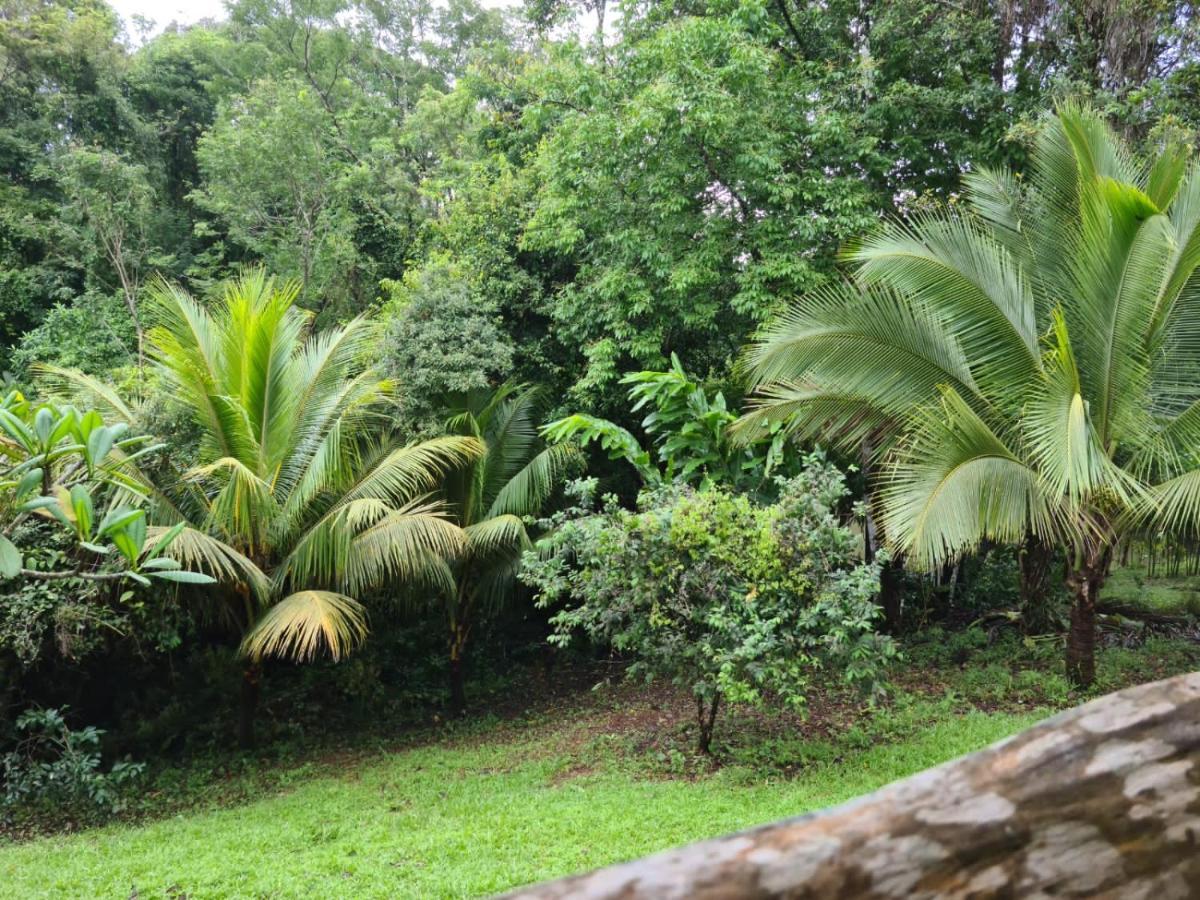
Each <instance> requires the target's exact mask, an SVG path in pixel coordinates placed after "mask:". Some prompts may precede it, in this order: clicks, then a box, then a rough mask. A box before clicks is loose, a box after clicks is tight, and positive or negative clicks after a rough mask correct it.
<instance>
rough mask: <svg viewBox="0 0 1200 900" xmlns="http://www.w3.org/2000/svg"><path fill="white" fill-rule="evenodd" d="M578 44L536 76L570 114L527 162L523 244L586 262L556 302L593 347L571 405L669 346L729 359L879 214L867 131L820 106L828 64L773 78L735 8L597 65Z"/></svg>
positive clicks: (770, 58) (707, 363) (703, 361)
mask: <svg viewBox="0 0 1200 900" xmlns="http://www.w3.org/2000/svg"><path fill="white" fill-rule="evenodd" d="M581 53H582V51H580V50H577V49H576V50H572V49H571V48H569V47H568V48H564V49H562V50H561V51H558V52H556V53H555V54H554V55H553V56H552V57H551V60H550V63H549V64H548V66H547V67H546V69H545V70H544V71H543V72H535V73H534V74H535V75H536V76H537V77H538V78H539V81H540V84H539V85H538V87H539V88H540V90H539V91H538V95H539V96H540V103H541V104H542V105H549V104H552V103H557V104H561V105H562V106H563V107H565V109H566V112H565V113H564V114H562V119H561V122H560V123H559V124H558V125H557V127H555V128H554V129H553V131H552V132H551V133H550V134H549V135H548V136H547V138H546V139H545V141H544V142H543V144H542V147H541V148H540V149H539V152H538V154H537V156H536V159H535V160H534V163H533V165H534V167H535V171H536V173H537V179H538V181H539V183H540V184H541V189H540V191H539V194H538V198H537V207H536V209H535V211H534V215H533V216H532V218H531V219H530V221H529V223H528V225H527V226H526V229H525V234H524V240H523V245H524V246H526V247H529V248H531V249H534V250H539V251H543V252H546V251H553V252H554V253H557V254H560V255H573V256H574V257H575V258H576V259H577V260H578V270H577V272H576V275H575V278H574V279H573V280H572V282H571V283H570V284H569V285H567V286H565V287H564V288H562V289H561V290H560V291H559V292H558V293H557V295H556V296H555V298H554V304H553V309H552V315H553V317H554V320H555V323H556V325H557V327H558V330H559V332H560V333H561V336H562V337H561V339H563V340H569V341H572V342H574V343H576V344H577V345H579V346H580V347H582V348H583V350H584V352H585V353H586V355H587V370H586V371H585V372H584V373H583V374H582V377H581V378H580V379H579V381H578V382H577V385H576V396H577V399H582V398H583V397H584V396H587V395H589V394H591V393H592V392H594V391H596V390H597V389H602V388H605V387H607V386H608V385H609V384H610V383H611V382H613V381H615V380H616V375H617V372H618V371H619V370H620V369H621V368H622V367H627V366H629V364H630V363H632V364H633V365H640V366H643V367H646V368H651V367H655V366H659V365H661V364H662V363H663V362H664V361H665V360H666V358H667V357H668V355H669V354H670V353H671V352H672V351H680V352H682V351H685V350H686V352H687V353H688V356H689V358H690V359H692V360H693V361H694V362H695V364H697V365H698V366H700V367H701V368H702V369H708V368H713V367H716V366H719V365H722V364H723V363H724V362H725V361H726V359H727V358H729V357H730V356H732V354H733V353H734V352H735V349H736V348H735V345H736V344H737V343H738V341H739V337H740V336H741V335H744V334H746V333H747V331H748V330H749V329H750V328H752V327H753V325H754V323H755V322H758V321H761V320H762V319H763V318H765V317H766V316H767V315H768V314H769V313H770V312H771V311H772V310H773V309H774V307H775V305H776V303H777V297H778V296H779V295H781V294H782V295H785V296H786V295H788V294H790V293H794V292H797V291H801V290H805V289H808V288H811V287H813V286H815V285H816V284H817V283H819V282H820V281H821V280H822V278H823V277H824V272H825V270H826V269H827V268H828V265H829V263H830V262H831V261H832V252H833V250H834V249H835V247H836V246H837V244H838V243H839V242H840V241H841V240H842V239H844V238H845V237H848V236H849V235H851V234H853V233H855V232H857V231H859V230H861V229H862V228H863V227H865V226H866V225H867V224H868V222H869V208H868V206H867V204H866V202H865V201H866V197H865V195H864V192H863V190H862V187H861V184H862V182H861V179H860V178H859V177H858V175H857V172H855V171H854V166H853V159H854V157H855V156H856V155H857V154H858V152H859V148H857V147H856V146H855V142H856V140H857V139H856V137H855V135H854V133H853V131H852V130H851V129H848V128H847V127H846V126H847V123H846V122H845V121H844V120H843V118H842V117H841V116H840V115H839V114H838V113H837V112H836V110H833V109H831V108H830V107H828V106H827V105H825V104H823V103H821V102H819V101H816V100H812V99H810V98H816V97H819V96H820V95H821V92H822V87H823V85H822V82H821V78H820V76H819V74H815V73H814V72H812V71H807V70H804V71H802V70H800V69H790V70H781V69H780V68H779V67H778V65H779V64H778V59H777V55H776V54H775V53H774V52H772V51H770V50H768V49H767V48H764V47H763V46H762V45H761V44H760V43H759V42H758V41H757V40H756V39H755V37H754V35H753V31H752V29H751V28H750V27H748V26H747V25H746V23H745V22H743V21H742V20H741V19H739V18H738V17H736V16H727V17H726V16H721V17H712V18H706V17H705V18H699V17H698V18H683V19H678V20H674V21H672V22H670V23H669V24H667V25H664V26H663V27H662V28H660V29H658V30H656V31H654V32H653V33H652V34H651V35H650V36H649V37H647V38H646V39H644V40H636V41H629V42H626V43H623V44H621V45H619V46H617V47H614V48H613V50H612V52H611V54H610V57H611V59H610V60H609V61H608V62H607V63H601V64H599V65H593V66H588V65H586V64H585V63H584V60H582V59H580V58H579V56H580V54H581ZM797 246H802V247H804V248H806V249H805V252H804V253H803V254H797V253H796V252H795V248H796V247H797Z"/></svg>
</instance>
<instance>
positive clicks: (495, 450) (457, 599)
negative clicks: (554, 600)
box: [440, 384, 579, 712]
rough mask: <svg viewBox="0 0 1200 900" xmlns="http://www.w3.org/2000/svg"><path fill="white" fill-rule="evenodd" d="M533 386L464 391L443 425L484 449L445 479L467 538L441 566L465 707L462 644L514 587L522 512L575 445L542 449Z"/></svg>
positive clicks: (455, 673) (460, 701) (522, 546)
mask: <svg viewBox="0 0 1200 900" xmlns="http://www.w3.org/2000/svg"><path fill="white" fill-rule="evenodd" d="M536 410H537V392H536V390H535V389H533V388H530V387H527V386H524V385H515V384H506V385H504V386H502V387H500V388H498V389H496V390H495V391H492V392H490V393H489V392H473V393H472V394H470V395H468V396H467V397H466V399H465V402H464V403H463V407H462V408H461V409H459V410H458V411H457V412H456V413H455V414H454V416H453V418H451V419H450V420H449V422H448V423H447V424H448V430H449V431H451V432H452V433H456V434H461V435H463V436H465V437H466V438H469V439H473V440H476V441H479V442H480V443H481V444H482V446H483V448H484V450H483V453H482V455H480V456H478V457H477V458H475V459H474V460H473V461H472V462H471V463H470V464H468V465H467V466H465V467H463V468H461V469H458V470H456V471H455V472H452V473H451V474H450V476H449V477H448V478H447V479H446V483H445V493H444V499H445V502H446V505H447V507H448V508H449V509H450V510H451V511H452V513H453V516H454V519H455V521H456V523H457V524H458V525H459V526H460V527H461V528H462V530H463V534H464V535H465V536H466V543H465V546H464V547H463V550H462V552H461V553H460V554H459V555H458V557H457V558H455V559H454V560H453V561H452V562H451V563H449V564H448V565H446V566H445V568H444V570H443V572H442V575H441V579H440V581H441V588H440V595H441V597H442V599H443V602H444V604H445V610H446V618H447V625H448V627H449V631H450V634H449V638H450V642H449V643H450V648H449V649H450V702H451V706H452V708H453V709H454V710H455V711H456V712H461V711H462V710H463V709H464V708H465V706H466V689H465V679H464V675H465V673H464V669H463V666H464V663H465V659H466V651H467V642H468V639H469V637H470V634H471V629H472V627H473V626H474V624H475V622H476V619H477V618H478V616H479V614H480V612H481V611H484V610H485V609H488V608H495V607H496V606H498V605H499V604H500V603H502V602H503V601H504V600H505V598H506V597H507V596H508V594H509V593H510V592H511V590H512V589H513V583H514V580H515V578H516V575H517V572H518V571H519V569H520V565H521V556H522V554H523V553H524V552H525V550H527V549H529V548H530V546H531V544H530V540H529V534H528V532H527V531H526V528H525V522H524V517H526V516H533V515H537V513H538V511H539V510H540V509H541V507H542V504H544V503H545V502H546V499H547V498H548V497H549V496H550V494H551V492H552V491H553V490H554V487H555V485H557V484H558V483H559V481H561V480H562V478H563V475H564V474H565V472H566V471H567V468H568V467H569V465H570V464H571V461H572V460H574V459H577V458H578V457H579V452H578V450H576V449H575V448H573V447H570V446H568V445H564V444H558V445H554V446H551V447H540V443H541V442H540V441H539V439H538V433H537V425H536V424H535V419H534V414H535V412H536Z"/></svg>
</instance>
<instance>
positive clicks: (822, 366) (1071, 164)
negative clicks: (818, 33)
mask: <svg viewBox="0 0 1200 900" xmlns="http://www.w3.org/2000/svg"><path fill="white" fill-rule="evenodd" d="M964 182H965V183H964V188H965V190H964V198H963V200H962V202H957V203H955V204H953V205H952V206H951V207H950V208H949V209H948V210H946V211H943V212H940V213H937V214H925V215H921V216H916V217H914V218H913V219H911V220H910V221H908V222H894V223H891V224H888V225H886V226H884V227H883V228H881V229H880V230H879V231H878V232H877V233H875V234H873V235H872V236H870V237H868V238H867V239H865V240H863V241H862V242H861V243H860V244H858V245H857V246H855V247H853V248H852V249H850V250H849V252H848V254H847V256H848V259H849V261H850V262H851V263H853V264H854V266H855V267H854V269H853V271H852V274H851V278H850V280H848V281H847V282H845V283H843V284H838V285H835V286H832V287H829V288H827V289H825V290H823V291H820V292H818V293H816V294H814V295H813V296H810V297H807V298H805V299H803V300H801V301H800V302H799V303H797V304H796V305H795V306H794V307H793V308H792V309H791V310H790V311H788V312H787V313H785V314H784V315H782V316H781V317H780V318H779V319H778V320H776V321H775V322H774V323H772V324H771V325H770V326H769V327H768V328H767V329H766V330H765V331H764V333H763V334H762V335H761V336H760V339H759V340H758V342H757V343H756V344H754V345H753V346H752V347H751V348H749V350H748V352H747V355H746V357H745V360H744V363H745V366H746V370H747V372H748V374H749V377H750V380H751V382H752V383H753V385H754V386H755V387H756V388H757V390H758V398H759V403H758V408H757V409H756V410H754V411H753V412H751V413H749V414H748V415H747V417H746V418H745V420H744V421H743V422H742V423H740V424H741V427H742V428H744V429H748V430H751V431H752V430H753V429H754V427H755V425H756V423H761V422H762V421H774V420H786V421H788V422H789V423H790V427H791V428H792V429H793V430H794V431H795V433H797V434H801V435H806V436H808V437H820V438H824V439H826V440H831V439H832V440H836V441H839V442H841V443H842V444H844V445H847V446H855V445H857V444H859V443H861V442H862V441H863V440H864V439H866V438H868V437H874V438H875V439H876V443H875V444H874V446H873V454H872V456H873V461H874V462H875V463H877V464H878V465H881V466H882V470H881V471H880V474H879V485H878V487H879V494H880V506H881V508H882V525H883V528H884V531H885V533H886V537H887V539H888V542H889V544H890V545H891V547H892V548H893V550H894V551H896V552H899V553H903V554H905V555H906V557H907V559H908V560H909V562H910V563H915V564H918V565H926V566H935V565H939V564H941V563H943V562H945V561H946V560H948V559H951V558H954V557H956V556H958V555H959V554H962V553H963V552H966V551H968V550H970V549H972V548H974V547H977V546H978V545H979V543H980V542H981V541H982V540H983V539H985V538H988V539H994V540H1000V541H1009V542H1014V543H1015V542H1019V541H1022V540H1024V539H1026V538H1027V537H1029V536H1033V537H1034V538H1036V539H1038V540H1042V541H1044V542H1046V543H1048V544H1051V545H1053V546H1057V547H1060V548H1062V549H1063V550H1064V551H1065V552H1066V555H1067V559H1068V561H1069V562H1068V572H1067V577H1066V581H1067V586H1068V587H1069V589H1070V590H1071V592H1072V594H1073V598H1074V602H1073V604H1072V611H1071V626H1070V633H1069V637H1068V642H1067V670H1068V673H1069V675H1070V676H1071V678H1072V679H1073V680H1074V681H1075V682H1076V683H1080V684H1086V683H1089V682H1091V680H1092V678H1093V675H1094V646H1095V608H1096V599H1097V592H1098V590H1099V589H1100V587H1101V585H1102V584H1103V582H1104V578H1105V576H1106V574H1107V572H1108V567H1109V565H1110V563H1111V560H1112V555H1113V549H1114V546H1115V544H1116V542H1117V541H1118V540H1119V539H1120V538H1121V537H1122V536H1123V535H1124V534H1127V533H1128V532H1129V531H1130V530H1131V529H1133V528H1136V527H1139V526H1143V527H1144V526H1146V525H1153V527H1155V528H1159V529H1178V530H1192V529H1195V528H1196V526H1197V524H1200V521H1198V520H1200V467H1198V466H1200V358H1197V356H1196V352H1197V350H1198V349H1200V276H1198V275H1197V274H1196V267H1197V264H1198V263H1200V171H1198V170H1197V167H1196V165H1195V164H1194V163H1193V162H1191V161H1190V160H1189V158H1188V156H1187V154H1186V153H1185V152H1184V150H1183V149H1182V148H1180V147H1178V146H1174V145H1171V146H1167V147H1164V148H1163V149H1162V150H1161V151H1160V152H1159V153H1158V155H1157V156H1155V157H1154V158H1153V159H1152V160H1148V161H1142V160H1140V159H1138V158H1137V157H1135V156H1134V154H1132V153H1131V152H1130V151H1129V150H1128V148H1126V147H1125V146H1124V145H1123V144H1122V143H1121V141H1120V140H1118V139H1117V138H1116V137H1115V136H1114V134H1113V133H1112V131H1111V130H1110V129H1109V128H1108V126H1107V125H1106V124H1105V122H1104V121H1103V120H1102V118H1101V117H1100V116H1099V115H1098V114H1096V113H1094V112H1091V111H1088V110H1085V109H1081V108H1077V107H1074V106H1067V107H1064V108H1063V109H1061V110H1060V111H1059V112H1058V114H1057V115H1056V116H1054V117H1050V118H1048V120H1047V122H1046V124H1045V127H1044V129H1043V130H1042V133H1041V135H1040V137H1039V140H1038V142H1037V145H1036V148H1035V151H1034V153H1033V166H1032V170H1031V172H1030V174H1029V178H1028V179H1024V178H1022V177H1020V176H1017V175H1014V174H1012V173H1009V172H1006V171H995V170H988V169H979V170H977V171H975V172H973V173H971V174H969V175H968V176H966V178H965V179H964Z"/></svg>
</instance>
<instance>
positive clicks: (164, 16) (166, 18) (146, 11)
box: [109, 0, 226, 34]
mask: <svg viewBox="0 0 1200 900" xmlns="http://www.w3.org/2000/svg"><path fill="white" fill-rule="evenodd" d="M109 2H110V3H112V5H113V7H114V8H115V9H116V11H117V12H118V13H120V14H121V18H122V19H124V20H125V25H126V27H127V28H128V29H129V31H130V33H131V34H132V33H133V32H134V30H135V28H134V24H133V18H134V16H145V17H146V18H147V19H153V20H154V26H155V27H154V29H153V32H152V33H153V34H157V33H158V32H160V31H162V30H163V29H164V28H166V27H167V26H168V25H170V24H171V23H172V22H176V23H178V24H180V25H193V24H195V23H196V22H199V21H200V20H202V19H224V18H225V17H226V13H225V4H224V2H223V0H109Z"/></svg>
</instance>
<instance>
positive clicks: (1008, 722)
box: [0, 712, 1038, 900]
mask: <svg viewBox="0 0 1200 900" xmlns="http://www.w3.org/2000/svg"><path fill="white" fill-rule="evenodd" d="M1037 718H1038V716H1037V715H1036V714H1015V715H1014V714H1010V713H993V714H984V713H980V712H972V713H968V714H966V715H963V716H959V717H952V718H949V719H947V720H944V721H942V722H940V723H938V724H935V725H932V726H930V727H928V728H927V729H924V730H922V731H920V732H919V733H917V734H915V735H912V736H909V737H906V738H904V739H902V740H900V741H899V742H897V743H893V744H888V745H883V746H876V747H873V748H871V749H868V750H866V751H865V752H862V753H860V754H859V753H856V754H854V756H853V758H852V759H851V760H849V761H847V762H829V763H822V764H818V765H816V766H813V767H810V768H808V769H806V770H805V771H804V773H803V774H801V775H800V776H799V777H797V778H794V779H788V780H773V782H772V783H766V782H764V781H762V780H759V781H757V782H755V781H754V780H753V779H747V778H746V777H745V772H744V771H743V772H741V773H740V776H739V772H738V770H729V769H727V770H723V771H721V772H718V773H717V774H715V775H711V776H708V777H704V778H701V779H697V780H664V779H650V778H646V777H644V775H639V771H644V770H639V769H637V768H636V767H633V766H631V765H630V764H629V763H628V762H616V761H613V760H614V759H615V757H613V758H609V757H607V756H605V755H604V754H601V755H600V756H599V757H598V759H597V760H595V761H593V764H592V765H591V766H589V767H588V770H587V774H583V775H580V776H578V777H572V773H573V772H575V771H577V770H579V769H580V767H579V766H578V761H577V760H573V759H572V757H571V756H570V755H569V754H566V753H563V752H561V746H559V749H558V750H553V751H551V753H550V754H547V753H546V747H547V746H550V747H555V746H556V743H555V741H554V740H553V739H551V740H550V741H547V740H546V738H545V736H544V735H542V736H539V737H537V738H536V739H531V738H530V737H529V736H525V737H521V736H518V737H515V738H514V737H513V736H512V735H511V734H510V735H508V736H507V737H506V738H505V739H503V740H499V741H495V740H494V741H492V742H483V743H479V742H477V743H475V744H473V745H462V744H459V745H457V746H455V745H451V746H430V747H424V748H420V749H415V750H408V751H405V752H402V753H397V754H393V755H388V756H383V757H380V758H379V759H377V760H374V761H371V762H368V763H366V764H358V765H356V766H350V767H347V771H346V772H345V773H344V774H343V775H342V776H341V777H336V776H332V777H325V778H320V779H317V780H312V781H308V782H304V783H301V784H299V785H298V786H296V787H295V788H294V789H290V790H286V791H280V792H278V793H276V794H274V795H272V796H268V797H265V798H263V799H260V800H258V801H256V802H254V803H251V804H248V805H245V806H240V807H232V808H225V809H218V810H213V811H208V812H200V813H195V814H190V815H186V816H179V817H176V818H173V819H167V820H163V821H159V822H154V823H151V824H148V825H143V826H140V827H116V828H108V829H102V830H97V831H91V832H86V833H83V834H80V835H75V836H69V837H57V838H48V839H43V840H39V841H35V842H32V843H28V844H23V845H16V846H9V847H6V848H2V849H0V896H4V897H33V896H36V897H47V896H49V897H82V896H89V897H102V896H103V897H131V896H137V897H138V898H140V900H145V898H149V897H177V896H182V895H183V894H187V895H188V896H190V897H193V898H201V897H203V898H212V897H264V896H270V897H297V896H303V897H356V898H359V897H397V896H405V897H461V896H477V895H480V894H487V893H491V892H494V891H499V890H502V889H504V888H507V887H512V886H515V885H519V884H523V883H526V882H530V881H536V880H541V879H545V878H552V877H555V876H559V875H563V874H566V873H569V872H573V871H577V870H580V869H586V868H590V867H593V866H597V865H601V864H604V863H609V862H613V861H617V860H622V859H629V858H632V857H637V856H640V855H644V854H646V853H649V852H652V851H655V850H658V849H662V848H665V847H669V846H672V845H677V844H681V843H685V842H688V841H692V840H695V839H698V838H702V837H706V836H711V835H715V834H720V833H723V832H727V831H732V830H735V829H739V828H743V827H747V826H750V825H754V824H757V823H761V822H766V821H769V820H772V819H778V818H781V817H785V816H789V815H794V814H797V813H801V812H805V811H807V810H812V809H815V808H819V807H822V806H827V805H830V804H834V803H839V802H842V801H844V800H847V799H849V798H851V797H854V796H856V795H858V794H862V793H864V792H867V791H870V790H873V789H874V788H876V787H878V786H880V785H882V784H885V783H887V782H889V781H892V780H894V779H896V778H901V777H903V776H905V775H908V774H911V773H914V772H917V771H919V770H921V769H924V768H927V767H928V766H931V765H934V764H936V763H939V762H941V761H943V760H946V759H950V758H952V757H954V756H957V755H959V754H962V753H965V752H968V751H971V750H974V749H977V748H979V747H982V746H985V745H986V744H988V743H991V742H992V741H995V740H997V739H999V738H1001V737H1004V736H1006V735H1008V734H1011V733H1012V732H1015V731H1017V730H1019V729H1021V728H1023V727H1026V726H1027V725H1029V724H1031V723H1032V722H1033V721H1035V720H1036V719H1037ZM552 738H553V736H552ZM605 759H608V761H607V762H605V761H604V760H605Z"/></svg>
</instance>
